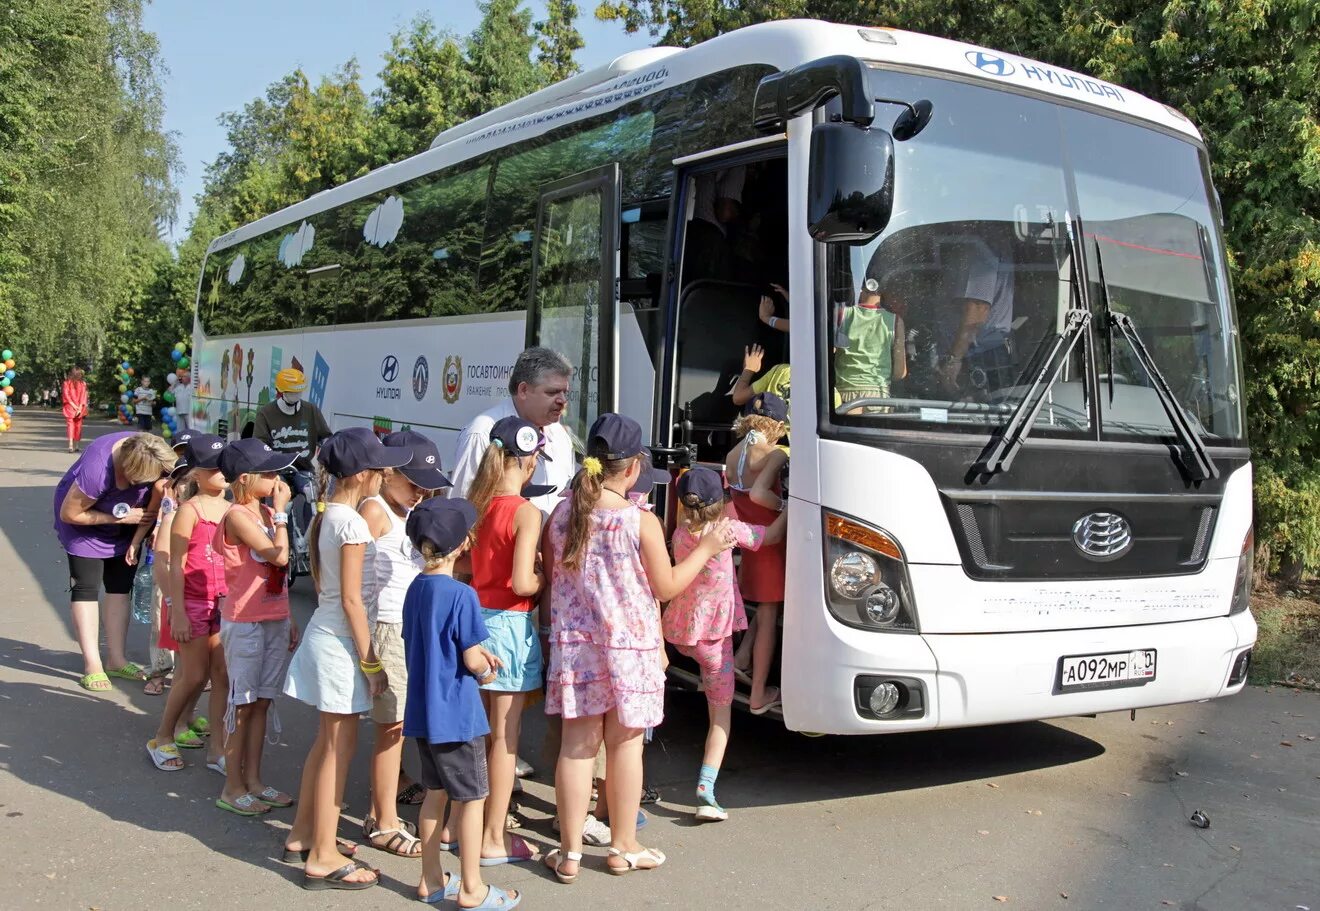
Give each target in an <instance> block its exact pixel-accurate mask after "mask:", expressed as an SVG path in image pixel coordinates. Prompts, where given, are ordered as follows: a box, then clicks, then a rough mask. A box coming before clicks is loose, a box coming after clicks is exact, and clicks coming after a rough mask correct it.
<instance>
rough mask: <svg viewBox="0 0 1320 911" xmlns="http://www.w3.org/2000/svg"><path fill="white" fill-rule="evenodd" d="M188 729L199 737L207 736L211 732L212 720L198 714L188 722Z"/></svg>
mask: <svg viewBox="0 0 1320 911" xmlns="http://www.w3.org/2000/svg"><path fill="white" fill-rule="evenodd" d="M188 730H190V731H192V732H193V733H194V734H196V735H197V736H198V737H206V736H208V735H209V734H210V733H211V722H209V721H207V720H206V716H205V715H198V716H197V717H196V718H194V719H193V720H192V721H191V722H190V723H189V724H188Z"/></svg>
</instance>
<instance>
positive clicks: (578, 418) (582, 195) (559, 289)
mask: <svg viewBox="0 0 1320 911" xmlns="http://www.w3.org/2000/svg"><path fill="white" fill-rule="evenodd" d="M532 243H533V252H532V288H531V301H530V302H529V306H528V308H527V344H528V346H529V347H530V346H532V345H544V346H546V347H547V348H553V349H554V350H555V351H558V352H560V353H561V354H563V355H564V356H565V357H567V358H568V359H569V360H570V361H571V362H572V364H573V367H574V370H575V373H574V379H573V388H572V390H571V392H570V398H569V403H568V409H567V412H566V414H565V416H564V419H563V420H564V424H565V426H567V427H568V429H569V431H570V432H571V433H572V434H573V435H574V437H575V438H576V439H577V440H579V441H582V440H584V439H585V437H586V434H587V430H588V428H590V427H591V424H592V422H593V421H595V420H596V417H597V415H599V414H601V413H603V412H609V411H614V410H615V408H616V407H617V403H618V399H619V396H618V375H619V371H618V333H617V331H616V327H617V325H618V317H619V297H618V290H617V288H618V284H617V278H618V263H619V166H618V164H617V163H615V164H608V165H605V166H603V167H600V168H595V169H593V170H591V171H584V172H583V173H581V174H576V175H574V176H572V177H568V178H565V179H563V180H560V181H556V182H555V183H552V184H547V185H546V186H544V187H542V188H541V192H540V202H539V204H538V206H537V213H536V234H535V236H534V237H533V239H532Z"/></svg>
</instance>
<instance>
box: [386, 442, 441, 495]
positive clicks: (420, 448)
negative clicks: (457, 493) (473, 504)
mask: <svg viewBox="0 0 1320 911" xmlns="http://www.w3.org/2000/svg"><path fill="white" fill-rule="evenodd" d="M381 442H382V443H384V444H385V446H387V447H389V448H393V449H406V450H408V451H409V452H411V453H412V461H411V462H409V463H408V464H407V465H404V466H403V467H402V468H400V469H399V471H400V472H402V473H403V476H404V477H405V478H407V479H408V480H409V481H412V482H413V484H415V485H417V486H418V487H420V488H421V489H422V490H439V489H440V488H441V487H453V486H454V482H453V481H451V480H449V478H447V477H446V476H445V473H444V472H443V471H441V470H440V450H439V449H437V448H436V445H435V443H434V441H432V440H431V438H430V437H428V436H424V435H423V434H420V433H418V432H417V431H415V430H398V431H395V432H394V433H391V434H388V435H386V437H385V438H384V439H382V440H381Z"/></svg>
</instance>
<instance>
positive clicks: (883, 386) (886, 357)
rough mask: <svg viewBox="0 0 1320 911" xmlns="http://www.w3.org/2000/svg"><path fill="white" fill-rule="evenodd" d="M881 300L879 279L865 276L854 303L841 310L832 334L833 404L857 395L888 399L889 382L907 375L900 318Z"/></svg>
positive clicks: (843, 401)
mask: <svg viewBox="0 0 1320 911" xmlns="http://www.w3.org/2000/svg"><path fill="white" fill-rule="evenodd" d="M883 301H884V298H883V295H882V294H881V293H880V282H879V281H878V280H877V279H875V278H867V279H866V281H864V282H863V283H862V290H861V294H859V295H858V297H857V304H856V306H853V307H848V308H846V309H845V310H844V313H843V319H842V321H841V322H840V324H839V327H838V329H837V330H836V332H835V336H834V388H835V395H836V407H837V406H838V405H843V406H847V405H848V403H849V402H855V401H857V400H859V399H887V398H889V386H890V383H891V382H892V381H894V380H901V379H903V378H904V377H906V376H907V346H906V344H905V341H904V340H905V337H906V335H905V331H904V328H903V318H902V317H901V316H899V315H898V314H897V313H895V312H893V311H892V310H889V309H886V308H885V307H884V306H883ZM845 410H853V409H847V408H846V407H845ZM863 410H867V411H869V410H871V406H868V407H866V408H864V409H863Z"/></svg>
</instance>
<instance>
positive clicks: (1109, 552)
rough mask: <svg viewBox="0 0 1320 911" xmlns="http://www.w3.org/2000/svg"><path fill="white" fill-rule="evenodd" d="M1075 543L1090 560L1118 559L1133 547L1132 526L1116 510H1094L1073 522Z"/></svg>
mask: <svg viewBox="0 0 1320 911" xmlns="http://www.w3.org/2000/svg"><path fill="white" fill-rule="evenodd" d="M1072 539H1073V544H1075V545H1076V546H1077V549H1078V550H1080V551H1081V552H1082V554H1083V555H1085V556H1086V557H1087V558H1088V559H1090V560H1096V561H1098V562H1101V563H1103V562H1107V561H1109V560H1117V559H1118V558H1119V557H1121V556H1123V554H1125V553H1127V552H1128V550H1129V549H1131V547H1132V526H1131V525H1129V524H1128V520H1127V519H1125V518H1123V517H1122V516H1120V515H1119V514H1118V513H1114V512H1093V513H1090V514H1089V515H1085V516H1082V517H1081V518H1080V519H1078V520H1077V521H1076V523H1074V524H1073V528H1072Z"/></svg>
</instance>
